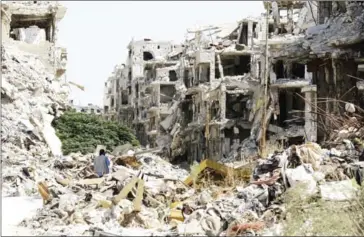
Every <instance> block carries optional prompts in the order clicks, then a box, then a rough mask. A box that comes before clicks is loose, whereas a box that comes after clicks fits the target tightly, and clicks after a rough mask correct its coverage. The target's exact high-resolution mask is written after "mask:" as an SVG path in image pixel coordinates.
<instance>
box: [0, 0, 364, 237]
mask: <svg viewBox="0 0 364 237" xmlns="http://www.w3.org/2000/svg"><path fill="white" fill-rule="evenodd" d="M352 4H353V3H348V4H346V5H348V10H347V11H346V12H345V14H344V15H345V17H341V18H336V19H329V20H328V21H326V23H325V24H324V25H322V24H320V26H316V27H315V26H314V27H308V26H305V23H307V25H310V24H311V25H312V21H313V20H314V19H313V16H312V18H308V17H307V12H309V9H310V5H309V4H308V3H307V4H306V3H305V4H303V6H301V5H300V4H298V5H299V6H300V7H302V8H301V9H300V10H299V11H296V10H295V11H293V12H294V16H290V13H289V12H288V13H287V15H288V23H287V22H285V23H284V24H285V28H286V30H287V31H291V30H293V33H292V34H293V35H292V34H290V36H289V37H288V36H287V35H286V36H287V37H281V36H279V35H277V34H278V30H277V32H270V33H273V36H272V37H271V38H270V44H271V46H272V45H276V46H272V48H274V47H277V48H279V47H282V44H283V43H284V42H285V43H287V44H289V43H290V42H291V41H293V42H296V41H299V40H302V41H300V42H301V44H300V43H298V44H293V46H294V47H297V45H299V47H301V48H302V47H303V49H304V50H303V51H305V50H307V51H312V52H314V53H316V54H320V53H321V52H322V53H327V52H331V53H332V54H333V55H332V57H340V55H341V53H339V54H335V53H336V52H339V51H340V50H338V49H337V48H338V47H339V46H340V45H343V44H345V45H349V44H350V43H351V42H352V41H355V42H357V41H358V40H361V37H362V32H361V31H360V29H362V28H361V27H362V17H363V14H362V13H360V12H359V13H358V12H356V11H357V10H355V9H352V8H351V7H352ZM275 10H276V8H274V12H275ZM64 11H65V9H64V8H62V7H61V6H59V5H58V4H57V3H50V2H37V1H35V2H33V1H27V2H23V3H7V4H4V5H3V4H2V13H5V14H4V16H5V17H3V15H2V25H3V26H5V28H3V29H6V30H5V31H3V32H2V33H4V34H3V35H4V36H6V37H4V40H3V42H2V47H1V50H2V84H1V90H2V91H1V92H2V93H1V96H2V98H1V103H2V134H1V139H2V171H3V172H2V178H3V184H2V195H3V196H2V199H3V203H2V204H3V210H2V211H3V212H2V220H3V221H2V222H3V226H2V229H3V234H4V235H5V234H6V235H65V236H71V235H72V236H76V235H78V236H90V235H96V236H97V235H119V236H131V235H134V236H172V235H173V236H206V235H208V236H236V235H250V236H251V235H254V236H262V235H263V236H264V235H270V236H271V235H283V234H285V235H343V234H351V235H363V234H364V233H363V231H362V230H363V228H364V227H363V217H362V215H361V214H360V213H364V211H363V210H364V209H363V205H362V204H363V201H362V200H363V199H362V193H361V190H362V184H363V177H364V164H363V162H364V151H363V150H364V149H363V148H364V143H363V139H364V128H363V127H364V126H363V124H364V123H363V117H362V116H361V115H360V113H361V110H360V109H358V108H357V107H355V106H354V104H352V103H346V104H345V112H343V113H341V114H340V113H336V114H330V113H329V112H327V114H325V115H326V120H328V121H330V123H331V124H334V125H335V126H331V127H328V128H327V129H326V132H327V134H326V135H327V138H326V140H325V142H322V143H320V144H319V143H316V142H315V141H317V124H316V125H315V124H314V123H313V122H312V121H313V120H314V118H315V117H314V116H312V113H308V112H307V113H306V112H305V113H304V114H305V117H304V119H303V120H305V125H304V126H302V125H298V124H291V125H292V126H290V127H289V128H283V127H280V126H273V125H272V124H270V125H272V126H268V132H269V133H270V134H271V135H272V133H273V134H274V135H272V136H270V138H273V137H274V136H275V138H276V140H274V139H271V143H270V145H269V146H270V147H269V151H268V152H267V155H265V154H263V155H262V154H261V155H260V156H258V155H257V154H258V147H257V144H256V141H257V140H259V139H258V138H259V136H262V134H261V132H260V131H261V124H262V122H261V120H262V119H263V117H262V114H261V112H262V111H263V110H262V104H263V102H262V100H261V95H262V93H263V92H262V90H261V88H259V84H260V82H259V79H260V77H261V76H260V73H259V70H258V69H259V67H258V61H257V60H258V58H259V57H260V56H261V52H260V51H259V47H256V46H259V45H255V44H252V43H254V41H256V40H257V39H255V38H254V37H252V41H250V40H249V41H248V37H247V38H246V42H244V43H239V42H238V40H237V39H233V40H230V39H228V38H229V37H230V38H234V37H245V36H238V35H239V34H238V32H239V29H240V27H241V28H242V29H243V28H244V27H245V28H244V29H249V30H247V32H248V33H249V34H252V33H253V27H254V24H256V27H257V28H258V29H260V31H258V30H257V33H258V39H259V40H262V39H263V38H264V37H263V36H264V35H263V31H262V29H263V28H264V27H265V25H264V24H265V23H264V20H265V19H263V18H259V19H253V18H249V19H244V20H243V21H242V23H241V25H239V24H240V23H239V24H238V23H236V24H231V25H225V26H219V27H212V28H211V27H207V30H213V31H215V32H214V34H213V35H214V37H213V40H212V38H211V40H212V41H214V43H211V42H210V39H207V38H203V37H202V38H198V37H197V39H195V41H191V42H190V43H191V44H190V45H188V47H187V48H188V49H186V50H184V49H182V48H183V47H182V46H181V47H179V46H176V47H171V45H170V43H165V44H164V43H163V44H162V43H161V42H159V43H158V44H160V45H159V46H161V47H159V46H158V47H156V48H158V49H161V51H163V52H161V53H160V54H158V55H154V56H155V57H154V58H153V59H152V58H151V57H153V55H148V54H145V55H143V54H142V51H141V50H140V52H139V51H138V54H139V53H140V55H136V56H138V57H145V61H148V62H146V63H145V64H144V63H143V65H144V66H146V67H147V68H148V67H149V68H152V69H153V68H154V69H155V67H154V66H155V65H159V66H160V65H164V66H166V67H158V70H156V71H155V73H156V78H158V83H154V84H153V85H158V86H156V87H155V88H158V89H157V92H158V91H159V92H158V93H159V94H158V93H156V94H155V93H154V94H153V93H152V94H153V97H157V98H158V99H156V100H155V98H154V99H153V100H149V99H148V98H149V97H148V96H145V97H144V98H142V99H141V100H142V101H144V102H143V103H144V104H143V106H145V108H147V109H148V110H149V109H150V108H153V110H152V111H151V112H153V111H154V112H153V113H157V115H158V114H159V115H160V114H163V115H166V116H164V117H163V120H161V121H159V122H160V124H158V125H160V126H156V124H154V125H153V124H152V125H153V126H150V127H147V128H148V129H149V130H148V131H142V132H141V131H137V133H138V134H137V135H138V137H140V138H141V139H144V138H147V137H149V138H154V139H149V141H152V142H151V143H153V144H152V145H154V146H156V147H154V148H153V149H149V145H150V144H147V143H148V141H141V143H142V145H146V147H145V148H135V150H132V149H134V148H133V147H132V146H131V145H130V144H126V145H124V146H121V147H119V148H115V149H114V151H113V152H112V154H107V155H108V157H109V158H110V160H111V166H110V167H109V168H110V171H111V172H110V173H109V174H106V175H104V176H103V177H98V175H97V174H96V173H95V171H94V167H93V161H94V158H95V156H96V155H97V152H98V150H99V149H96V151H95V153H94V154H86V155H82V154H81V153H80V152H78V153H71V154H69V155H68V156H65V155H63V154H62V152H61V142H60V140H59V139H58V137H57V136H56V134H55V131H54V129H53V128H52V126H51V123H52V120H53V119H54V118H55V117H57V116H60V115H61V113H62V112H63V111H64V110H65V109H66V107H67V106H68V91H69V83H67V81H66V80H65V77H64V74H65V63H66V62H67V54H66V52H65V49H60V48H57V47H56V38H57V37H56V36H57V25H54V26H52V27H48V28H45V29H43V28H41V27H42V24H45V22H46V23H47V24H48V25H49V24H53V23H54V20H55V19H52V18H51V17H50V16H54V17H55V18H56V19H57V20H60V19H61V18H62V17H63V15H64ZM274 12H273V14H275V13H274ZM53 13H55V14H53ZM298 13H305V14H306V15H305V17H306V18H302V16H303V15H304V14H302V16H301V17H299V15H300V14H298ZM22 14H24V15H25V16H27V17H29V19H28V18H27V17H25V18H24V19H28V20H29V22H30V23H29V24H30V25H21V24H23V23H21V22H24V21H19V19H17V18H16V15H22ZM12 15H13V16H14V18H13V19H14V21H15V23H14V22H13V26H14V24H15V26H17V27H13V28H14V29H10V24H9V23H10V19H12V18H11V16H12ZM24 15H23V16H24ZM33 15H37V16H38V18H37V19H38V20H31V19H32V16H33ZM312 15H313V14H312ZM353 16H356V18H355V19H354V18H353ZM278 17H279V16H278ZM290 17H293V18H294V19H296V20H295V24H296V26H297V27H296V28H294V29H292V27H291V25H290V24H291V23H292V21H291V20H290ZM305 19H306V20H305ZM274 21H275V23H277V17H275V19H274ZM308 21H309V22H310V24H308V23H309V22H308ZM25 22H26V21H25ZM31 23H32V24H37V25H38V26H34V25H31ZM340 25H341V26H340ZM6 27H8V28H9V29H7V28H6ZM305 27H306V28H305ZM342 27H344V28H345V29H343V28H342ZM210 28H211V29H210ZM205 30H206V29H205ZM280 30H282V29H280ZM304 30H306V31H305V35H306V36H305V37H303V31H304ZM356 30H359V32H357V31H356ZM202 31H204V30H202ZM335 31H340V34H338V33H335ZM192 32H194V31H193V30H192ZM196 32H201V31H198V30H197V31H196ZM196 32H194V33H196ZM353 32H354V33H353ZM240 33H241V32H240ZM334 35H337V37H334ZM196 36H199V34H196ZM302 37H303V38H302ZM338 37H339V38H340V39H338ZM196 40H198V41H199V42H197V43H196ZM244 40H245V39H242V41H244ZM143 42H144V43H145V42H149V43H145V44H147V45H148V47H150V49H153V47H154V46H153V45H154V43H150V41H148V40H147V41H143ZM302 42H303V43H302ZM144 43H141V42H135V45H134V46H135V47H141V46H142V45H144ZM194 43H196V44H194ZM307 45H308V46H307ZM322 45H324V46H322ZM155 46H156V45H155ZM306 46H307V48H305V47H306ZM172 48H173V52H169V50H170V49H172ZM334 48H335V49H334ZM201 49H203V50H201ZM211 49H213V50H211ZM344 51H345V52H351V51H350V50H343V51H342V52H344ZM212 52H214V53H212ZM340 52H341V51H340ZM181 53H182V54H183V53H185V56H186V55H187V56H188V57H190V56H191V57H192V56H193V55H195V59H196V60H197V61H199V63H200V64H202V65H204V66H205V67H206V65H207V64H209V65H210V66H211V68H210V69H211V70H209V71H210V72H212V73H211V74H210V76H211V77H212V80H210V81H209V82H207V81H204V80H205V79H206V77H207V72H208V71H207V68H204V67H201V68H200V69H201V71H199V72H200V74H201V78H200V79H201V80H200V82H201V83H200V82H198V83H197V84H196V81H193V80H194V79H193V78H191V77H190V73H191V72H192V71H191V72H189V73H187V75H186V77H187V81H188V80H189V79H190V80H192V82H193V83H192V84H193V85H191V86H187V85H186V84H188V82H182V80H178V77H179V78H182V77H181V75H179V74H178V73H176V71H178V69H181V68H179V67H180V66H181V65H188V67H186V68H190V65H189V62H188V60H186V61H185V59H186V58H178V55H181ZM215 53H217V54H216V55H215ZM164 54H167V55H168V60H165V59H164V56H163V55H164ZM241 54H243V55H246V54H249V55H251V56H252V58H251V61H250V60H248V61H246V62H248V63H249V64H254V65H255V66H254V67H252V68H251V70H250V72H249V73H244V74H243V75H232V74H235V73H234V72H231V71H229V70H230V69H231V68H232V67H231V65H228V64H229V60H228V59H227V58H229V57H230V56H237V55H238V56H239V55H241ZM224 55H225V56H226V57H227V58H224ZM215 56H216V64H217V68H216V69H217V70H216V71H218V72H219V75H216V78H215V75H214V74H213V73H214V72H216V71H215V70H212V68H213V67H214V66H215ZM283 57H284V55H283ZM195 59H193V60H195ZM224 60H226V61H225V65H224V62H222V61H224ZM239 60H240V59H239ZM233 61H237V60H233ZM242 61H244V60H242ZM129 66H130V65H129ZM134 66H140V65H134ZM224 66H225V68H223V67H224ZM286 66H287V65H286ZM338 66H339V65H334V66H333V67H334V68H335V67H338ZM282 67H283V66H282ZM228 68H230V69H228ZM357 68H358V67H357ZM117 69H118V68H117ZM173 70H174V72H175V74H174V73H173ZM327 70H328V69H327ZM121 71H122V72H125V71H123V70H121ZM170 71H172V72H170ZM116 72H119V71H118V70H116V71H115V73H116ZM335 72H339V70H338V71H335ZM149 73H152V74H153V73H154V72H149ZM224 73H225V74H226V75H224ZM239 73H241V71H239ZM270 74H271V78H270V79H271V82H272V83H273V84H274V83H275V86H276V87H278V88H285V89H287V88H288V89H289V88H291V87H300V86H307V84H310V83H311V81H310V82H309V80H308V79H309V76H308V75H307V74H306V76H307V78H306V76H305V78H304V80H301V79H302V78H300V79H296V80H293V79H292V78H278V80H277V81H274V78H275V77H277V76H275V75H274V72H271V73H270ZM153 75H154V74H153ZM335 75H336V76H337V75H338V74H335ZM176 77H177V81H176V82H173V81H169V80H170V79H171V78H173V79H176ZM338 78H339V77H338ZM183 79H186V78H183ZM220 79H221V80H220ZM275 79H277V78H275ZM302 81H303V83H301V82H302ZM298 82H299V83H298ZM146 84H148V85H150V84H152V83H150V81H148V83H146ZM161 85H162V86H161ZM171 85H173V86H172V87H171ZM273 87H274V86H273ZM273 87H272V88H270V89H272V90H271V92H272V93H271V94H272V101H273V102H274V100H275V99H276V98H278V97H279V95H278V94H275V93H276V91H275V90H274V88H273ZM309 87H310V88H305V90H306V92H307V96H306V97H307V98H309V96H311V92H315V89H313V88H311V87H312V85H311V84H310V85H309ZM166 88H167V89H166ZM171 88H174V89H176V90H175V93H173V94H171V93H170V92H171V91H174V90H173V89H172V90H170V89H171ZM133 90H134V89H133ZM145 92H146V91H145ZM168 93H169V94H168ZM191 94H193V97H192V96H190V95H191ZM352 94H355V93H352ZM132 95H135V93H132ZM244 96H245V97H244ZM171 97H173V99H172V100H171ZM124 99H125V98H124ZM130 99H132V100H135V99H136V98H130ZM138 100H139V99H138ZM133 102H135V101H133ZM157 102H158V103H159V104H158V103H157ZM204 102H211V105H209V106H211V107H206V108H205V107H203V106H202V105H203V104H205V103H204ZM243 102H244V103H245V107H240V106H239V105H241V104H242V103H243ZM273 102H272V103H273ZM128 103H129V102H128ZM185 103H186V104H185ZM182 104H184V106H180V105H182ZM206 104H207V103H206ZM156 105H158V106H156ZM200 105H201V106H200ZM217 105H223V106H221V107H218V108H217V107H214V106H217ZM309 105H310V106H311V104H309V103H307V104H305V108H308V109H310V108H311V107H310V106H309ZM282 106H283V105H282ZM284 106H286V104H284ZM182 107H183V108H184V109H183V111H181V108H182ZM271 107H272V108H269V111H270V112H269V113H268V114H270V116H273V117H274V116H277V113H276V111H275V110H276V108H274V109H273V107H275V105H274V106H273V104H272V106H271ZM123 108H124V109H125V108H126V107H123ZM145 108H144V109H145ZM200 108H203V109H202V110H201V111H200ZM129 109H130V108H129ZM250 110H251V111H253V113H250V112H249V111H250ZM110 111H111V112H110ZM110 111H108V113H105V116H111V114H112V112H115V111H113V110H112V108H110ZM126 111H127V110H126ZM193 111H200V113H197V114H196V113H194V112H193ZM208 111H210V112H211V114H209V115H211V116H206V115H207V114H208V113H210V112H208ZM214 111H215V112H214ZM216 111H219V112H216ZM259 111H260V112H259ZM109 112H110V113H109ZM182 112H183V113H182ZM190 112H191V113H190ZM286 112H287V111H286ZM288 112H289V111H288ZM356 112H357V113H356ZM133 113H134V112H133ZM189 113H190V114H189ZM120 114H122V115H126V117H125V118H123V119H125V121H129V122H130V121H131V120H130V117H128V113H120ZM142 114H143V115H145V111H143V113H142ZM186 114H188V116H187V115H186ZM159 115H158V116H159ZM158 116H157V117H158ZM186 117H188V119H186ZM110 118H111V117H110ZM190 118H191V119H190ZM207 118H208V119H209V120H206V119H207ZM202 121H203V122H202ZM242 121H245V122H242ZM159 122H158V123H159ZM206 125H209V126H210V125H211V126H210V127H208V128H211V130H210V129H209V130H208V131H206V130H205V133H204V136H205V137H207V138H209V139H210V140H209V139H207V140H209V141H212V142H215V143H211V144H210V145H209V146H208V148H209V149H211V150H207V149H203V152H206V153H204V154H208V155H209V156H204V157H202V158H206V157H208V158H209V161H210V163H208V162H207V160H203V159H200V158H201V154H203V152H202V147H203V146H202V145H203V144H204V142H205V140H204V139H201V134H202V133H201V131H202V129H201V128H202V127H205V126H206ZM311 125H312V126H311ZM282 126H283V125H282ZM238 127H239V128H238ZM247 127H248V128H249V130H250V131H249V133H247V134H249V135H248V137H249V138H247V139H240V138H241V137H242V136H243V135H242V133H243V132H245V133H246V130H247ZM226 130H229V131H228V132H226ZM196 131H197V132H196ZM217 131H220V132H221V131H224V134H222V133H221V134H220V132H217ZM143 132H144V133H145V132H147V133H148V134H143ZM225 132H226V133H225ZM305 132H309V134H308V135H309V136H308V135H307V134H306V135H302V134H305ZM232 134H233V135H232ZM222 135H224V136H222ZM225 135H226V137H225ZM229 136H230V137H229ZM297 136H301V137H302V136H304V137H305V139H306V142H298V144H297V143H296V145H290V146H285V147H284V148H283V147H282V146H280V145H279V144H278V143H275V142H276V141H278V140H279V139H283V138H284V139H288V138H292V137H297ZM187 138H188V139H187ZM220 138H224V139H226V140H225V141H222V140H223V139H220ZM189 139H190V140H189ZM193 139H196V140H193ZM308 141H311V142H308ZM220 142H221V143H220ZM103 145H104V144H100V146H99V147H98V148H100V147H103ZM223 146H224V149H222V148H221V147H223ZM220 148H221V149H220ZM186 151H188V152H187V153H186ZM211 151H213V152H211ZM186 154H187V155H186ZM177 157H178V159H180V161H178V159H177ZM199 159H200V160H201V161H200V160H199ZM171 160H173V163H174V164H176V165H173V164H172V163H170V161H171ZM197 160H199V161H198V162H197ZM187 162H189V163H190V167H187V168H189V169H183V168H182V167H183V166H185V167H186V163H187ZM182 163H184V164H183V165H182ZM203 165H206V166H207V167H204V166H203ZM187 166H189V165H187ZM187 170H188V171H187ZM334 216H338V217H334Z"/></svg>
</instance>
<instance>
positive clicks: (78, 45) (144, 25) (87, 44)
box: [57, 1, 264, 106]
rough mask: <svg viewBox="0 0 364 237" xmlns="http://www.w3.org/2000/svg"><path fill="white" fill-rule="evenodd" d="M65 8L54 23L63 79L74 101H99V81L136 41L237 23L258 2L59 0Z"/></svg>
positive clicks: (256, 10)
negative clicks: (64, 56)
mask: <svg viewBox="0 0 364 237" xmlns="http://www.w3.org/2000/svg"><path fill="white" fill-rule="evenodd" d="M60 3H61V4H62V5H64V6H65V7H67V12H66V14H65V17H64V18H63V19H62V20H61V21H60V22H59V32H58V42H57V43H58V45H60V46H62V47H66V48H67V53H68V64H67V80H68V81H73V82H75V83H78V84H81V85H83V86H84V87H85V91H81V90H79V89H77V88H76V87H72V93H71V96H70V99H73V100H74V103H75V104H79V105H87V104H88V103H92V104H96V105H99V106H103V105H102V99H103V92H104V82H105V81H106V80H107V78H108V77H109V76H110V74H111V72H112V71H113V69H114V66H115V65H117V64H121V63H124V62H125V60H126V57H127V49H126V47H127V45H128V44H129V42H130V41H131V39H132V38H133V37H134V39H135V40H139V39H143V38H149V39H152V40H164V41H165V40H167V41H168V40H172V41H175V42H176V43H179V42H183V40H184V38H185V34H186V30H187V28H192V27H194V26H197V25H210V24H220V23H229V22H236V21H238V20H240V19H242V18H245V17H248V16H259V15H260V14H261V13H262V12H263V11H264V10H263V2H262V1H231V2H230V1H148V2H143V1H61V2H60Z"/></svg>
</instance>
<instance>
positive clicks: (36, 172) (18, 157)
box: [1, 42, 69, 196]
mask: <svg viewBox="0 0 364 237" xmlns="http://www.w3.org/2000/svg"><path fill="white" fill-rule="evenodd" d="M1 52H2V59H1V60H2V68H1V70H2V82H1V122H2V126H1V142H2V144H1V153H2V177H3V181H4V183H3V190H2V192H3V196H18V195H24V194H28V195H31V194H35V193H37V192H36V185H35V183H34V182H30V181H29V182H28V181H27V179H26V178H25V177H26V176H27V174H29V173H33V176H34V179H35V180H38V179H44V178H46V177H48V176H49V175H51V174H52V173H53V171H52V169H50V164H48V162H49V161H50V160H51V158H52V157H54V156H60V155H61V154H62V153H61V142H60V140H59V139H58V137H57V136H56V134H55V131H54V129H53V127H52V126H51V122H52V120H53V118H54V117H55V116H59V115H60V113H61V112H62V111H61V110H62V109H64V108H65V106H66V103H67V101H68V100H67V96H68V93H69V87H68V86H67V85H65V84H63V83H62V82H59V81H56V80H54V79H53V73H52V72H49V71H48V70H47V69H46V68H45V66H44V65H43V63H42V62H41V60H40V59H39V57H38V56H36V55H34V54H30V53H25V52H24V51H19V49H18V48H17V47H16V46H14V45H12V44H11V43H5V42H3V44H2V46H1ZM24 175H25V176H24Z"/></svg>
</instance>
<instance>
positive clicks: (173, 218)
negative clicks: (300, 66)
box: [23, 143, 360, 236]
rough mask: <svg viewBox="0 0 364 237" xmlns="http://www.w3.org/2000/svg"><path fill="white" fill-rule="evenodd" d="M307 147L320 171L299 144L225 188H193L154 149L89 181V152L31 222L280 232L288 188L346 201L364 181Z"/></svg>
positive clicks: (152, 230) (164, 231) (123, 229)
mask: <svg viewBox="0 0 364 237" xmlns="http://www.w3.org/2000/svg"><path fill="white" fill-rule="evenodd" d="M302 147H304V148H305V149H304V152H301V153H300V154H315V155H317V156H318V157H319V158H317V159H316V158H315V159H314V160H315V162H316V161H317V160H318V161H319V163H317V165H318V167H317V169H318V170H317V171H315V170H314V169H313V167H312V166H313V165H312V163H311V162H310V161H311V160H310V159H302V156H301V158H300V157H298V156H297V153H294V152H292V150H294V149H297V146H293V147H290V148H288V149H286V150H284V151H283V152H276V153H275V154H272V155H270V157H269V158H268V159H266V160H261V161H260V162H258V163H257V164H256V166H255V167H254V168H253V170H254V172H252V181H251V182H250V184H248V183H245V184H244V183H243V184H242V185H241V186H236V188H235V189H232V188H231V187H230V188H227V189H226V188H225V189H224V188H223V187H222V186H221V184H218V182H217V181H212V180H210V182H212V183H211V184H210V185H209V186H208V187H205V188H204V189H200V188H198V186H195V185H198V183H201V182H204V181H197V183H195V185H193V186H192V187H189V186H186V185H185V184H184V183H186V182H188V180H189V179H188V172H187V171H186V170H183V169H181V168H178V167H175V166H173V165H172V164H170V163H169V162H167V161H165V160H164V159H162V158H161V157H158V156H156V155H153V154H151V153H144V154H140V155H136V157H135V159H136V160H138V161H139V162H141V163H142V165H141V166H138V167H130V166H129V165H128V164H127V163H123V164H122V165H118V164H117V162H115V161H116V159H119V157H114V156H110V158H111V160H112V161H114V163H115V165H114V166H113V167H112V172H111V173H110V174H108V175H106V176H105V177H103V178H98V179H95V178H87V177H92V176H91V175H90V173H89V172H85V171H86V170H92V169H91V166H92V159H93V156H92V155H88V156H86V157H85V159H84V160H86V161H79V160H78V159H74V160H72V161H71V160H70V161H65V160H62V161H58V162H71V163H72V166H70V167H71V168H62V169H56V172H57V173H59V175H63V176H64V175H65V174H66V173H68V174H69V176H68V178H67V179H69V180H72V182H68V183H67V185H64V184H61V183H60V182H59V181H58V182H57V180H56V178H54V180H48V183H49V184H48V187H49V188H48V190H49V193H50V196H51V197H52V198H51V199H49V201H48V202H47V203H46V204H45V206H44V208H43V209H41V210H38V214H37V215H36V216H35V217H33V218H32V219H27V220H25V221H24V222H23V225H25V226H27V227H28V228H31V229H33V230H34V231H35V233H37V234H39V235H43V234H56V233H69V234H70V233H78V234H80V235H90V234H93V233H95V230H96V229H95V228H97V231H99V232H104V233H105V234H107V235H124V234H125V233H129V232H128V231H131V230H133V229H134V228H138V233H140V234H143V235H146V236H154V235H158V236H167V235H182V236H189V235H201V236H206V235H207V236H217V235H219V236H231V235H233V234H234V233H235V234H241V235H245V234H252V233H254V235H264V234H267V233H270V231H271V232H272V231H273V232H279V230H278V229H277V230H276V229H275V228H278V227H279V223H280V222H281V221H282V219H281V216H282V215H283V213H284V212H285V211H284V206H283V205H282V203H280V202H279V201H278V200H279V197H280V196H282V195H284V193H285V190H287V189H291V188H298V187H301V188H300V189H299V190H300V191H299V192H300V195H301V196H305V195H308V196H312V195H315V194H316V193H317V192H318V191H319V190H320V194H321V197H322V199H323V200H328V201H331V200H334V201H341V200H348V199H350V198H354V197H355V195H356V190H357V187H358V185H359V184H354V183H353V182H355V177H354V176H353V175H355V173H354V172H352V173H351V174H350V175H349V173H348V175H345V176H346V180H343V181H337V182H333V181H330V177H329V176H327V175H325V174H324V173H325V172H326V171H325V166H328V165H330V166H332V167H335V160H334V159H332V158H331V157H330V156H329V155H328V154H327V153H326V152H325V149H322V148H321V147H320V146H319V145H317V144H312V143H307V144H303V145H301V148H302ZM318 150H319V151H320V152H317V151H318ZM124 152H125V153H127V151H124ZM125 153H124V154H125ZM125 155H126V156H127V154H125ZM295 157H296V158H295ZM81 160H82V159H81ZM304 161H306V162H304ZM315 164H316V163H315ZM351 164H358V162H357V157H355V156H352V160H351ZM359 164H360V163H359ZM76 167H78V168H76ZM76 169H77V170H78V171H76ZM334 171H335V172H338V171H337V170H335V169H334ZM204 172H207V173H208V172H209V171H208V170H205V171H204ZM272 177H273V178H272ZM267 180H270V181H269V182H268V181H267ZM284 180H286V181H284ZM214 182H215V183H214ZM344 189H345V191H343V190H344ZM50 190H52V191H50ZM344 194H345V195H346V196H345V197H344V196H343V195H344ZM171 203H172V205H171ZM36 223H38V224H36ZM50 225H51V226H52V228H51V229H48V228H49V227H48V226H50ZM81 226H82V228H81ZM73 229H74V232H72V231H71V230H73ZM97 231H96V232H97ZM99 232H97V233H99Z"/></svg>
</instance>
